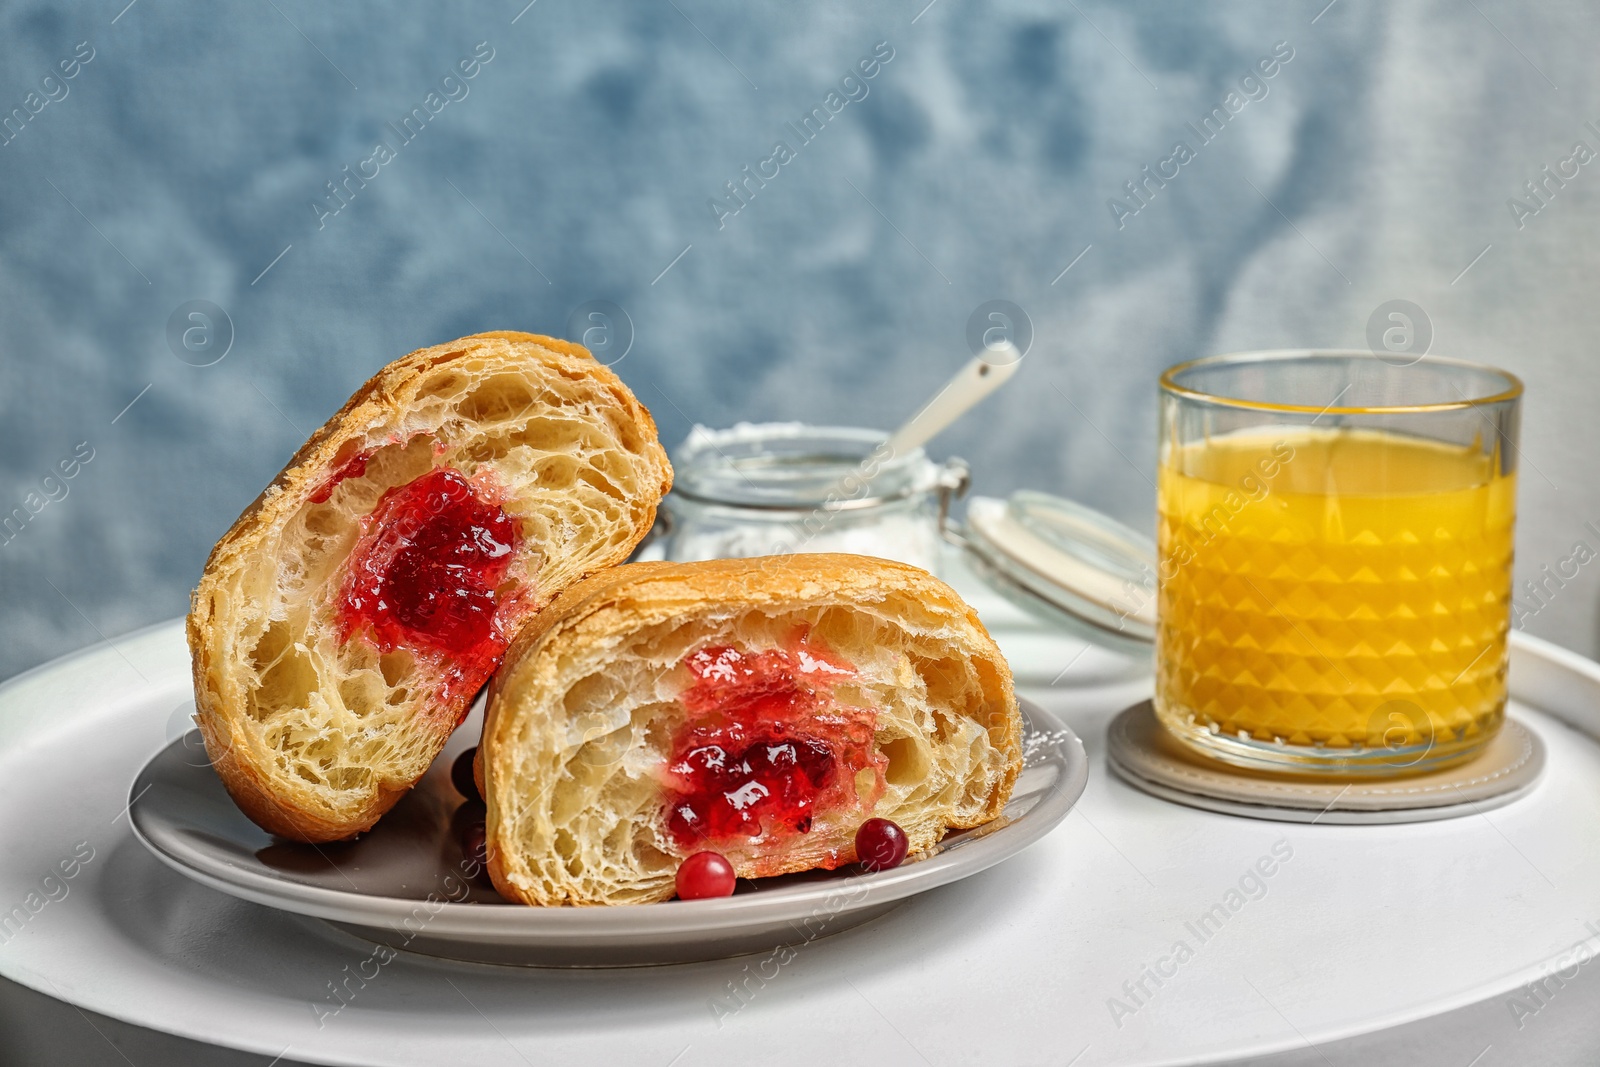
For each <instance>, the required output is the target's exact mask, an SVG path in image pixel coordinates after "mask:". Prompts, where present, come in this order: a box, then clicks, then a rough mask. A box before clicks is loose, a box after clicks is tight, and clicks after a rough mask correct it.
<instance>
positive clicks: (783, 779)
mask: <svg viewBox="0 0 1600 1067" xmlns="http://www.w3.org/2000/svg"><path fill="white" fill-rule="evenodd" d="M684 667H685V668H686V669H687V670H688V671H689V674H690V676H691V677H692V678H693V679H694V681H693V684H691V685H690V687H689V688H688V690H686V691H685V692H684V693H683V695H682V696H681V697H680V698H679V699H680V701H681V702H682V703H683V706H684V708H685V710H687V711H688V713H689V721H688V723H687V725H686V726H685V727H684V728H683V730H682V731H681V733H680V735H679V736H678V738H677V739H676V743H675V744H674V746H673V757H672V758H671V760H670V761H669V762H668V765H667V773H666V778H667V781H666V786H667V795H666V802H665V805H664V815H665V822H666V829H667V832H668V833H669V834H670V836H671V837H672V839H673V840H674V841H675V842H676V843H677V844H678V845H679V846H680V847H681V848H683V849H685V850H690V849H693V848H695V847H697V846H700V845H703V844H719V843H721V844H731V845H734V846H737V845H738V844H740V843H741V842H742V843H744V844H747V845H762V846H765V845H767V844H769V843H779V844H781V843H783V842H785V841H793V840H794V839H796V838H797V837H799V836H800V835H803V834H807V833H810V832H811V828H812V825H813V822H814V821H815V820H816V819H817V818H819V817H826V816H828V815H831V814H837V813H839V812H841V811H845V810H850V809H857V808H859V809H861V810H862V811H870V810H871V809H872V806H873V805H874V804H875V803H876V802H877V799H878V796H879V794H880V793H881V792H882V789H883V764H884V762H885V761H884V759H883V758H882V757H881V756H878V755H876V753H875V752H874V750H873V745H872V738H873V725H874V719H875V715H874V713H873V711H872V709H871V708H851V707H844V706H842V705H841V704H840V703H839V702H838V701H837V700H836V699H835V698H834V695H833V692H832V690H833V687H834V686H835V685H836V684H837V683H839V682H841V681H844V680H847V679H849V678H852V677H854V675H855V671H854V669H853V668H852V667H850V665H849V664H847V663H845V662H843V661H842V660H840V659H839V658H838V657H837V656H835V655H832V654H830V653H827V652H825V651H824V650H823V649H822V648H820V647H819V646H818V645H816V644H815V643H811V642H808V641H806V640H804V639H799V640H796V641H794V642H792V643H791V647H789V648H786V649H770V650H767V651H761V652H748V651H740V650H739V649H736V648H732V647H728V646H725V645H719V646H711V647H708V648H703V649H700V650H699V651H698V652H695V653H692V654H691V655H690V656H689V657H688V658H687V659H686V660H685V661H684ZM863 770H867V771H870V772H871V778H872V784H871V785H870V786H869V787H867V788H866V791H865V793H864V794H862V793H859V792H858V781H857V776H858V775H859V774H860V772H862V771H863ZM763 851H766V850H765V849H763Z"/></svg>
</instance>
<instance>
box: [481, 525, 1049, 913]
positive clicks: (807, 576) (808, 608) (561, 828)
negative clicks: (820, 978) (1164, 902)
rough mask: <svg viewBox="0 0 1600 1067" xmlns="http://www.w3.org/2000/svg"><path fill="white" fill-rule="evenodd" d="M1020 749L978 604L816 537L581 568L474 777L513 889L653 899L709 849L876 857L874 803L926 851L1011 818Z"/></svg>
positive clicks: (534, 646)
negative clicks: (805, 546) (870, 832)
mask: <svg viewBox="0 0 1600 1067" xmlns="http://www.w3.org/2000/svg"><path fill="white" fill-rule="evenodd" d="M1021 765H1022V754H1021V718H1020V716H1019V713H1018V710H1017V701H1016V697H1015V694H1014V692H1013V689H1012V681H1011V672H1010V670H1009V668H1008V667H1007V666H1006V662H1005V660H1004V659H1003V658H1002V656H1001V654H1000V651H999V649H997V648H996V647H995V644H994V642H993V640H991V638H990V637H989V635H988V633H987V632H986V631H985V630H984V628H983V626H982V624H981V623H980V622H979V621H978V618H977V615H976V614H975V613H974V612H973V611H972V609H971V608H969V607H968V606H967V605H966V604H964V603H963V602H962V601H961V599H960V598H959V597H958V596H957V595H956V594H955V593H954V592H953V591H952V590H951V589H950V588H949V587H948V586H946V585H945V584H944V583H942V582H940V581H939V580H938V579H936V578H934V577H933V576H932V575H930V574H928V573H927V572H925V571H921V570H918V569H917V568H914V567H908V566H905V565H902V564H899V563H891V562H889V561H887V560H882V559H872V558H867V557H863V556H848V555H827V554H816V555H795V556H782V557H776V556H775V557H768V558H763V559H746V560H714V561H710V562H704V563H680V564H674V563H633V564H627V565H625V566H621V567H615V568H611V569H609V570H606V571H602V572H600V573H598V574H596V575H594V576H593V577H591V578H588V579H586V580H585V581H582V582H579V583H578V584H576V585H574V586H572V587H571V588H570V589H568V590H567V591H566V592H565V593H563V594H562V595H561V596H560V597H558V598H557V599H556V601H555V603H554V604H552V605H551V606H550V607H549V608H548V609H546V610H545V611H544V612H542V613H541V614H540V615H539V616H538V617H536V618H535V619H533V620H532V621H531V622H530V623H529V624H528V626H527V627H526V628H525V629H524V630H523V632H522V633H521V635H520V636H519V637H518V638H517V640H516V642H515V643H514V644H513V646H512V647H511V649H510V651H509V652H508V653H507V655H506V659H505V662H504V664H503V665H502V667H501V669H500V671H499V673H498V674H497V675H496V676H495V680H494V681H493V682H492V683H491V685H490V693H489V706H488V714H487V717H486V719H485V723H484V732H483V739H482V743H481V744H480V746H479V748H478V756H477V765H476V774H477V779H478V786H479V789H480V790H481V792H482V794H483V797H484V800H485V802H486V804H487V806H488V816H487V820H488V822H487V837H488V848H487V853H488V861H489V871H490V874H491V876H492V877H493V879H494V883H495V886H496V887H497V888H498V889H499V891H500V893H501V895H502V896H505V897H506V898H508V899H511V900H517V901H522V902H524V903H527V904H541V905H554V904H631V903H646V902H651V901H660V900H665V899H667V898H669V897H671V896H672V895H673V893H674V877H675V872H676V871H677V870H678V868H679V866H680V864H682V863H683V861H684V860H685V859H686V858H688V857H689V856H691V855H694V854H696V853H699V852H704V851H711V852H715V853H719V854H720V855H721V856H723V857H725V858H726V860H727V861H728V862H729V863H731V864H732V867H733V870H734V871H735V872H736V873H737V875H738V876H740V877H760V876H764V875H776V874H784V873H788V872H794V871H803V870H808V869H811V868H829V869H831V868H835V867H838V866H841V865H843V864H847V863H851V862H854V861H855V860H856V859H857V856H856V851H855V849H856V844H855V842H856V836H855V835H856V833H857V830H858V828H859V827H861V826H862V824H863V823H864V822H866V821H868V820H874V819H887V820H891V821H893V822H894V823H897V824H898V825H899V827H900V828H901V829H902V830H903V831H904V834H905V837H906V838H907V839H908V840H907V842H906V843H907V844H908V845H909V848H910V850H911V851H912V852H913V853H915V852H919V851H925V850H927V849H928V848H930V847H932V846H933V845H934V844H935V843H936V842H937V841H938V840H939V839H940V838H941V837H942V836H943V835H944V833H945V831H946V829H948V828H964V827H971V826H977V825H980V824H982V823H985V822H988V821H990V820H992V819H994V818H995V817H996V816H998V815H999V814H1000V812H1001V811H1002V810H1003V809H1004V807H1005V804H1006V801H1007V799H1008V798H1009V797H1010V794H1011V788H1012V785H1013V784H1014V783H1015V781H1016V778H1017V774H1018V773H1019V771H1020V769H1021ZM863 858H865V857H863ZM728 888H731V882H730V883H729V886H728Z"/></svg>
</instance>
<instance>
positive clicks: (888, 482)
mask: <svg viewBox="0 0 1600 1067" xmlns="http://www.w3.org/2000/svg"><path fill="white" fill-rule="evenodd" d="M886 440H887V435H886V434H884V433H882V432H881V431H878V430H868V429H861V428H856V427H848V426H809V425H806V424H803V423H765V424H761V425H753V424H750V423H740V424H738V425H737V426H734V427H732V428H731V429H726V430H709V429H706V428H705V427H703V426H696V427H695V428H694V431H693V432H692V433H691V434H690V435H689V438H688V440H686V441H685V442H684V443H683V445H682V446H681V447H680V448H679V449H678V451H677V453H676V454H675V455H674V456H673V469H674V471H675V478H676V483H675V484H674V485H673V488H672V493H671V495H670V496H669V497H668V498H667V501H666V503H665V505H664V508H663V511H664V514H665V522H664V526H665V531H664V542H665V544H664V554H665V556H666V558H667V559H672V560H701V559H719V558H728V557H746V556H770V555H781V554H784V553H789V552H851V553H855V554H858V555H866V556H880V557H883V558H885V559H893V560H899V561H900V562H902V563H909V564H912V565H913V566H917V567H922V568H923V569H925V570H930V571H932V570H936V569H937V567H938V560H939V527H940V522H941V519H942V516H943V515H944V514H945V512H946V511H947V510H948V508H949V504H950V500H951V498H952V497H953V496H956V495H959V494H960V493H961V492H963V491H964V490H965V489H966V485H967V465H966V464H965V463H964V462H962V461H961V460H959V459H951V460H948V461H946V462H945V463H943V464H938V463H934V462H933V461H932V460H930V459H929V458H928V457H927V455H926V453H924V452H923V451H922V449H920V448H918V449H914V450H912V451H910V452H907V453H905V454H903V455H893V456H891V455H889V454H888V450H887V449H886V448H885V441H886Z"/></svg>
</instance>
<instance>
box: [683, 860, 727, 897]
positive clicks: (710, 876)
mask: <svg viewBox="0 0 1600 1067" xmlns="http://www.w3.org/2000/svg"><path fill="white" fill-rule="evenodd" d="M735 881H737V879H736V878H735V877H734V874H733V864H731V863H729V862H728V861H727V860H726V859H724V858H723V857H722V856H720V855H718V854H717V853H715V852H696V853H695V854H694V855H692V856H690V857H689V858H688V859H686V860H684V861H683V862H682V863H681V864H679V865H678V874H677V878H676V882H677V886H678V899H679V900H704V899H706V898H707V897H726V896H732V895H733V883H734V882H735Z"/></svg>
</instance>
